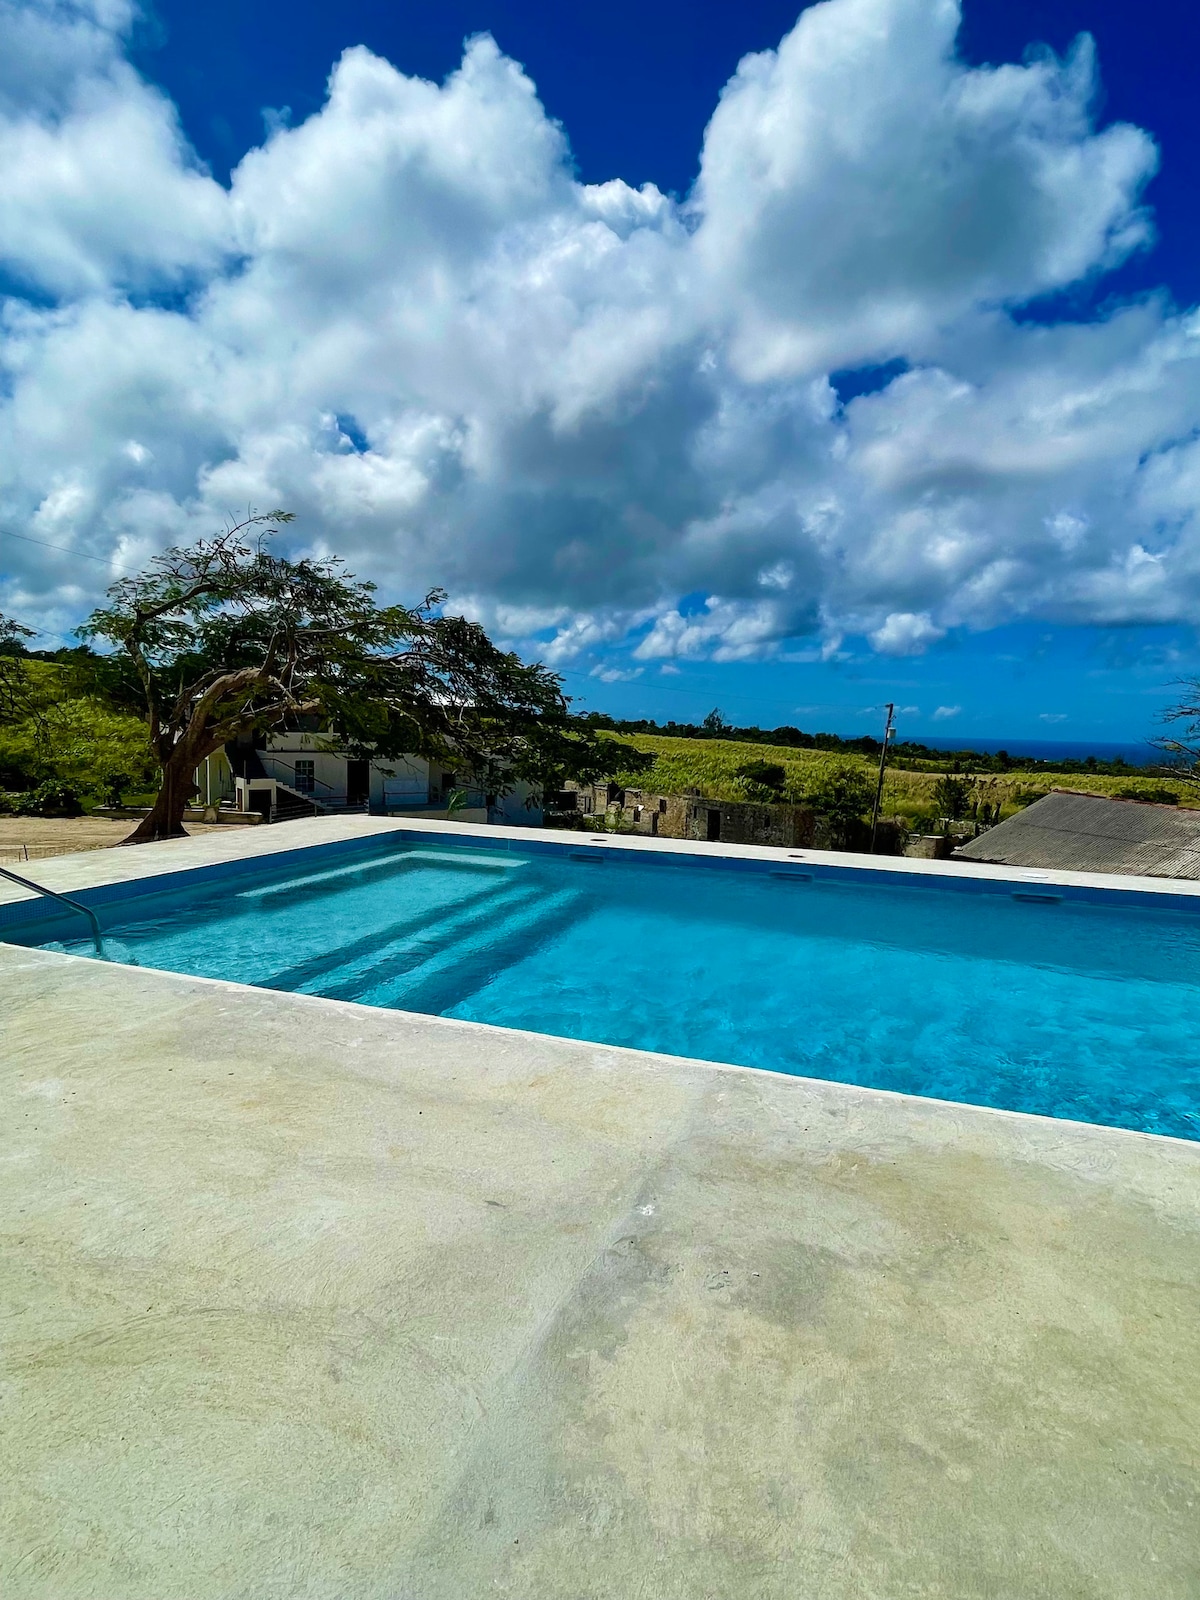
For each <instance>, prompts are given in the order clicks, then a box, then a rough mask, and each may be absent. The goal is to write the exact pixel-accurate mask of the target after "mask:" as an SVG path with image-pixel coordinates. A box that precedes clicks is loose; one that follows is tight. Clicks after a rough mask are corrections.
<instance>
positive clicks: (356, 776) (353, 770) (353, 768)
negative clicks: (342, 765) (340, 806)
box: [346, 761, 371, 806]
mask: <svg viewBox="0 0 1200 1600" xmlns="http://www.w3.org/2000/svg"><path fill="white" fill-rule="evenodd" d="M370 798H371V763H370V762H369V761H347V763H346V804H347V805H348V806H361V805H363V804H365V803H366V801H368V800H369V799H370Z"/></svg>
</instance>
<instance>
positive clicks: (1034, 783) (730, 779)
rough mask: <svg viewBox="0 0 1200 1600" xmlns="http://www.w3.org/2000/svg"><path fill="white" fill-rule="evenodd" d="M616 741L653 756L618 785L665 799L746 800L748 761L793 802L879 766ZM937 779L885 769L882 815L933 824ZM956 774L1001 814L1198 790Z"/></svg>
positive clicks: (742, 749)
mask: <svg viewBox="0 0 1200 1600" xmlns="http://www.w3.org/2000/svg"><path fill="white" fill-rule="evenodd" d="M616 737H619V738H620V739H621V740H622V741H623V742H624V743H626V744H631V745H634V746H636V748H637V749H639V750H645V751H648V752H649V753H650V754H652V755H653V756H654V758H655V760H654V767H653V769H652V770H651V771H649V772H647V773H644V774H639V775H635V774H626V775H625V776H624V778H622V779H621V781H623V782H627V783H629V784H632V785H634V786H635V787H639V788H646V789H656V790H661V791H662V792H663V793H664V794H679V793H681V792H682V791H683V790H684V789H699V791H700V793H701V794H702V795H704V797H705V798H706V799H709V800H743V799H745V798H746V791H745V788H744V786H743V784H742V782H741V780H740V779H739V778H738V777H737V776H736V772H737V769H738V768H739V767H740V766H743V765H745V764H746V763H748V762H751V761H770V762H776V763H778V765H780V766H781V767H783V768H784V769H785V770H786V772H787V786H786V788H785V791H784V794H783V798H784V799H786V800H792V801H796V802H799V801H802V800H803V799H804V796H805V795H806V793H807V792H808V791H809V789H810V788H811V787H812V786H813V784H814V783H815V782H816V780H817V778H818V776H819V774H820V773H821V772H822V771H823V770H828V768H830V767H837V766H843V765H847V764H849V765H854V766H859V767H861V768H863V769H864V770H865V771H869V772H870V773H871V774H872V775H873V774H874V773H875V771H876V769H877V763H876V762H875V761H874V760H873V759H872V758H871V757H868V756H854V755H833V754H828V753H826V752H824V751H821V750H793V749H791V748H790V747H788V746H783V745H766V744H739V743H737V742H736V741H734V740H731V739H669V738H664V737H662V736H661V735H657V734H646V733H623V734H620V735H617V736H616ZM946 770H947V771H948V770H949V766H947V769H946ZM942 776H943V773H940V772H904V771H899V770H894V769H892V768H890V767H889V769H888V773H887V778H886V781H885V783H884V790H883V811H884V815H886V816H895V817H899V818H902V819H903V820H904V821H905V823H906V825H907V826H908V827H910V828H916V829H920V828H921V827H922V826H924V825H927V824H930V823H932V822H934V821H935V820H936V817H935V812H936V809H937V808H936V806H935V804H934V800H933V791H934V787H935V785H936V784H937V781H938V779H939V778H940V777H942ZM959 776H962V777H964V778H966V779H967V780H968V781H969V782H970V783H971V784H972V786H973V792H974V797H975V798H978V799H979V800H980V801H982V802H986V803H987V804H989V805H995V804H996V802H997V801H999V803H1000V806H1001V812H1000V814H1001V816H1002V817H1008V816H1012V814H1013V813H1014V812H1015V811H1018V810H1019V809H1020V808H1021V807H1022V806H1023V805H1028V804H1029V803H1030V802H1031V801H1033V800H1036V799H1038V798H1039V797H1040V796H1041V795H1043V794H1046V793H1048V792H1049V791H1050V790H1051V789H1078V790H1083V791H1086V792H1088V793H1090V794H1108V795H1115V794H1119V793H1122V792H1131V791H1132V792H1136V793H1137V794H1144V795H1146V796H1150V795H1152V794H1153V792H1154V791H1156V790H1161V789H1163V787H1164V786H1165V787H1168V788H1170V789H1171V790H1172V791H1173V792H1174V793H1177V794H1178V795H1179V797H1180V803H1181V804H1184V805H1192V806H1197V807H1200V790H1197V791H1191V790H1189V789H1188V788H1187V786H1186V785H1184V784H1181V783H1179V782H1177V781H1173V780H1167V779H1164V778H1162V777H1146V778H1142V777H1134V776H1132V775H1130V776H1122V777H1109V776H1104V775H1101V774H1098V773H1097V774H1093V773H1066V772H1039V771H1017V770H1014V771H1012V772H1004V773H994V772H987V773H981V774H968V773H963V774H960V775H959Z"/></svg>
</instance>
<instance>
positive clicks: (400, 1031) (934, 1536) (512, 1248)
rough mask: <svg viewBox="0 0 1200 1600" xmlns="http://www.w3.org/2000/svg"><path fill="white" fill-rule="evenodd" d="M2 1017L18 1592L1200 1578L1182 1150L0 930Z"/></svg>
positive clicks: (790, 1589) (1115, 1587)
mask: <svg viewBox="0 0 1200 1600" xmlns="http://www.w3.org/2000/svg"><path fill="white" fill-rule="evenodd" d="M363 820H364V819H355V821H356V822H358V823H359V827H358V828H349V829H348V831H346V832H345V833H340V832H339V831H338V830H339V829H347V828H348V822H349V819H347V820H346V821H339V822H338V825H337V828H334V827H326V826H324V825H322V826H320V827H319V828H314V829H308V830H307V831H306V834H305V835H299V834H293V838H297V837H302V836H306V837H309V838H312V837H313V834H314V833H319V834H320V837H319V838H316V839H314V840H313V842H314V843H317V844H323V845H328V844H331V843H336V842H339V840H340V841H341V842H343V843H346V844H347V845H348V846H350V847H356V846H355V843H354V842H355V841H356V840H361V839H363V838H368V837H374V836H375V835H376V834H377V833H378V832H379V831H380V830H379V829H378V827H372V828H370V829H364V828H363V827H362V823H363ZM302 826H305V825H300V824H294V825H293V824H289V825H283V826H281V827H279V828H276V829H263V830H255V832H256V833H261V834H263V835H268V836H269V835H272V834H274V835H277V836H278V835H284V834H285V833H286V832H287V830H288V829H299V828H301V827H302ZM384 826H385V827H386V826H388V825H386V824H385V825H384ZM445 826H446V825H442V829H444V828H445ZM393 827H394V825H393ZM405 828H406V831H409V832H411V831H413V825H412V824H408V825H405ZM434 830H438V825H436V824H426V825H423V826H422V827H421V828H420V830H419V831H420V832H421V833H422V834H425V835H427V834H428V833H429V832H431V831H434ZM452 831H453V830H452ZM497 831H498V830H487V831H486V833H485V832H484V831H483V830H478V831H477V832H476V833H475V837H476V839H477V840H478V841H479V842H480V843H481V844H485V843H486V844H487V846H488V847H490V848H495V846H496V842H497V841H496V839H495V837H494V835H495V833H496V832H497ZM512 831H513V833H514V834H516V835H518V836H519V838H520V840H521V844H522V846H524V845H525V844H526V842H527V840H528V837H529V830H512ZM247 842H248V841H247ZM267 842H268V841H267V840H262V841H258V840H256V841H255V843H256V844H258V845H259V848H258V849H257V850H256V851H255V852H254V854H255V855H257V856H259V857H261V855H262V854H264V853H268V854H279V853H280V852H281V851H285V850H286V849H289V848H294V846H293V845H292V843H291V841H290V840H287V839H284V838H277V839H275V840H272V841H270V842H271V844H272V845H273V847H274V848H273V849H270V850H267V851H264V849H263V846H264V845H266V844H267ZM238 843H239V844H241V843H243V841H240V840H239V841H238ZM214 846H220V847H222V849H225V848H227V847H228V846H227V841H225V840H224V839H220V840H216V841H211V840H204V841H182V842H180V843H178V844H175V843H172V844H170V845H165V846H161V847H159V846H146V847H139V849H138V850H136V851H133V850H131V851H120V852H117V851H113V852H95V853H93V854H92V855H90V856H88V857H80V858H76V859H75V860H74V861H72V860H71V859H69V858H60V859H59V860H57V861H52V862H49V863H43V864H40V869H41V873H40V875H43V876H44V877H45V878H46V879H47V881H49V880H50V879H51V877H52V873H51V871H50V869H51V868H53V869H55V871H54V873H53V877H55V878H56V879H58V880H59V881H56V882H55V883H54V884H53V886H54V887H61V888H63V889H64V890H65V891H66V892H68V893H70V892H71V891H72V890H73V889H83V890H87V889H89V888H90V889H96V888H101V889H103V888H104V887H106V886H107V887H111V885H112V883H113V882H114V881H125V882H128V881H131V879H132V878H134V877H143V878H144V877H145V876H146V875H147V873H146V871H145V870H143V871H142V872H141V873H135V872H133V871H131V870H130V869H132V868H135V867H138V866H142V867H143V869H146V868H152V869H153V875H156V876H159V877H160V878H161V877H162V876H163V875H165V874H169V873H171V872H174V871H178V870H191V865H192V864H194V865H197V866H202V867H206V868H212V867H214V866H216V867H218V868H219V867H220V866H221V865H222V860H221V859H218V860H214V859H213V850H214ZM600 847H601V848H605V847H606V846H604V845H601V846H600ZM607 847H608V848H623V847H626V841H624V840H621V841H613V842H612V844H611V845H609V846H607ZM707 848H709V849H712V848H713V847H707ZM144 852H157V854H156V855H155V856H149V855H147V854H144ZM772 854H775V853H772ZM95 855H111V856H113V857H116V858H117V859H116V861H114V862H113V863H111V864H108V863H97V862H96V861H95V859H94V857H95ZM184 855H186V856H187V857H188V863H189V865H188V866H186V867H185V866H184V864H183V856H184ZM239 859H240V857H239ZM223 860H224V864H225V865H228V858H223ZM127 864H128V865H127ZM910 865H914V864H910ZM915 865H920V866H922V867H925V866H932V865H936V864H933V863H929V864H926V863H919V864H915ZM105 867H107V868H108V871H109V872H110V873H116V874H117V878H116V879H114V878H112V877H108V878H106V877H105V871H104V868H105ZM951 870H954V871H957V869H956V868H955V869H951ZM34 875H35V876H38V875H39V874H38V873H35V874H34ZM121 875H124V876H123V877H122V876H121ZM1006 876H1007V877H1009V878H1011V877H1012V875H1011V874H1007V875H1006ZM0 1011H2V1014H3V1019H4V1022H3V1029H4V1045H5V1048H4V1051H3V1053H2V1055H0V1094H2V1096H3V1105H2V1107H0V1144H2V1147H3V1148H2V1154H3V1159H2V1160H0V1228H3V1231H4V1235H5V1238H4V1249H3V1250H2V1251H0V1304H3V1305H4V1306H5V1307H6V1316H5V1319H4V1322H3V1325H2V1330H3V1331H2V1332H0V1436H2V1437H3V1438H4V1440H5V1478H6V1494H5V1497H4V1503H3V1510H2V1511H0V1592H3V1593H4V1594H5V1596H6V1597H8V1596H13V1597H16V1600H50V1597H54V1600H59V1597H60V1596H62V1595H63V1594H70V1593H79V1594H83V1593H86V1594H89V1595H92V1596H98V1597H101V1600H106V1597H109V1596H111V1597H114V1600H115V1597H120V1600H139V1597H142V1596H146V1597H149V1596H154V1597H156V1600H160V1597H161V1600H171V1597H173V1596H181V1597H182V1596H188V1597H190V1600H208V1597H210V1596H211V1597H214V1600H215V1597H217V1596H228V1595H231V1594H279V1595H285V1594H286V1595H289V1596H299V1595H314V1596H315V1595H318V1594H320V1595H327V1594H337V1595H338V1596H339V1597H341V1596H350V1597H368V1596H369V1597H371V1600H376V1597H378V1600H385V1597H387V1600H395V1597H397V1596H408V1595H411V1596H414V1597H415V1596H420V1597H421V1600H461V1597H462V1596H464V1595H474V1594H483V1593H488V1592H493V1591H494V1592H502V1593H505V1594H508V1595H510V1596H517V1597H521V1600H533V1597H535V1596H536V1597H539V1600H568V1597H570V1600H578V1597H579V1596H581V1595H590V1596H596V1597H599V1596H607V1595H626V1594H644V1595H647V1596H653V1597H654V1600H659V1597H662V1600H684V1597H688V1600H690V1597H691V1596H694V1595H698V1594H705V1593H714V1594H715V1593H719V1594H722V1595H725V1596H729V1597H730V1600H740V1597H742V1596H745V1597H747V1600H750V1597H754V1600H785V1597H786V1600H794V1596H795V1595H797V1594H820V1595H821V1596H822V1597H823V1600H858V1597H859V1596H861V1595H863V1594H866V1593H880V1594H885V1593H886V1594H900V1593H906V1594H920V1595H924V1596H930V1597H937V1600H967V1597H976V1596H978V1597H983V1596H985V1595H992V1594H1020V1595H1022V1596H1029V1597H1044V1600H1051V1597H1055V1600H1057V1597H1058V1596H1061V1595H1067V1594H1078V1595H1081V1596H1083V1595H1087V1596H1096V1597H1097V1600H1099V1597H1105V1600H1108V1597H1111V1600H1117V1597H1118V1596H1119V1597H1121V1600H1185V1597H1188V1600H1190V1597H1191V1596H1194V1594H1195V1593H1196V1588H1197V1574H1198V1572H1200V1546H1198V1543H1197V1536H1196V1502H1197V1499H1198V1498H1200V1497H1198V1495H1197V1492H1196V1491H1197V1481H1198V1477H1200V1458H1198V1452H1197V1445H1196V1440H1197V1438H1200V1328H1198V1326H1197V1319H1196V1317H1195V1306H1196V1304H1197V1303H1200V1249H1198V1248H1197V1246H1198V1245H1200V1147H1198V1146H1196V1145H1193V1144H1190V1143H1188V1142H1186V1141H1181V1140H1174V1139H1169V1138H1163V1137H1160V1136H1157V1135H1151V1134H1141V1133H1134V1132H1126V1131H1123V1130H1118V1129H1110V1128H1102V1127H1093V1126H1090V1125H1081V1124H1076V1123H1069V1122H1061V1121H1055V1120H1052V1119H1046V1118H1041V1117H1032V1116H1027V1115H1023V1114H1021V1113H1014V1112H1003V1111H992V1110H988V1109H986V1108H976V1107H970V1106H956V1105H947V1104H943V1103H939V1102H934V1101H928V1100H920V1099H916V1098H910V1097H906V1096H900V1095H893V1094H887V1093H883V1092H879V1091H874V1090H870V1089H862V1088H855V1087H852V1086H846V1085H842V1084H837V1083H826V1082H822V1081H816V1080H811V1079H796V1078H789V1077H783V1076H780V1075H777V1074H774V1073H770V1072H762V1071H757V1070H754V1069H745V1068H726V1067H722V1066H716V1065H711V1064H709V1063H704V1062H692V1061H686V1060H681V1059H678V1058H672V1057H662V1056H655V1055H652V1054H648V1053H643V1052H638V1051H631V1050H625V1049H620V1048H616V1047H611V1046H601V1045H591V1044H585V1043H579V1042H575V1041H570V1040H564V1039H557V1038H551V1037H546V1036H541V1035H531V1034H526V1033H520V1032H516V1031H509V1030H505V1029H498V1028H491V1027H487V1026H484V1025H479V1024H472V1023H464V1022H456V1021H453V1020H448V1019H442V1018H437V1017H426V1016H421V1015H415V1014H411V1013H402V1012H392V1011H385V1010H378V1009H374V1008H370V1007H364V1006H360V1005H355V1004H350V1003H345V1002H339V1001H333V1000H325V999H320V998H315V997H309V996H303V995H295V994H287V993H279V992H274V991H268V990H263V989H254V988H249V987H244V986H240V985H236V984H231V983H227V982H223V981H220V980H208V979H200V978H190V977H183V976H178V975H175V974H171V973H166V972H159V971H152V970H148V969H141V968H133V967H122V966H117V965H108V964H104V963H100V962H96V961H90V960H85V959H81V958H75V957H70V956H62V955H56V954H53V953H50V952H45V951H39V950H28V949H22V948H19V947H16V946H13V945H0Z"/></svg>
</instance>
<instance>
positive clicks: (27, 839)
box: [0, 817, 232, 863]
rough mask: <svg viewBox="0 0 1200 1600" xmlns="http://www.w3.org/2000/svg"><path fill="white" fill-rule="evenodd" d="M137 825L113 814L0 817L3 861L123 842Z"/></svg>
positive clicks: (212, 829)
mask: <svg viewBox="0 0 1200 1600" xmlns="http://www.w3.org/2000/svg"><path fill="white" fill-rule="evenodd" d="M136 826H137V824H136V822H133V821H130V820H127V819H126V820H118V819H114V818H111V817H0V862H9V863H11V862H15V861H19V860H21V859H26V858H25V850H26V849H28V852H29V854H28V857H27V859H28V860H31V861H35V860H38V859H41V858H44V857H46V856H50V855H63V854H65V853H66V852H67V851H69V850H94V849H96V848H98V847H100V846H105V845H116V844H120V843H121V841H122V839H127V838H128V837H129V835H130V834H131V833H132V832H133V830H134V828H135V827H136ZM230 826H232V824H230V823H213V824H206V823H203V822H189V823H186V824H185V827H186V828H187V831H188V833H191V834H205V833H216V832H218V831H219V830H220V829H221V828H225V827H230Z"/></svg>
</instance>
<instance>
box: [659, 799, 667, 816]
mask: <svg viewBox="0 0 1200 1600" xmlns="http://www.w3.org/2000/svg"><path fill="white" fill-rule="evenodd" d="M658 809H659V812H660V813H661V815H663V816H664V817H665V816H666V814H667V802H666V801H665V800H660V801H659V802H658Z"/></svg>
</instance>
